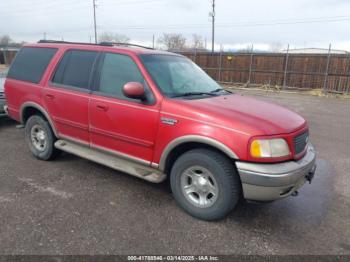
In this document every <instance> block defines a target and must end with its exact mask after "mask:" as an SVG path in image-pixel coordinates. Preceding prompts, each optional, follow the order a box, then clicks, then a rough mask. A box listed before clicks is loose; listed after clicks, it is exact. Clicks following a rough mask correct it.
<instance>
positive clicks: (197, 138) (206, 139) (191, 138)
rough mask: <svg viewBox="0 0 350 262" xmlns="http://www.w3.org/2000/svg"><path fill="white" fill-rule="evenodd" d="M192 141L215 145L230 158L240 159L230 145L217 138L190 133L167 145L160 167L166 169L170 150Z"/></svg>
mask: <svg viewBox="0 0 350 262" xmlns="http://www.w3.org/2000/svg"><path fill="white" fill-rule="evenodd" d="M191 142H196V143H202V144H206V145H209V146H212V147H215V148H217V149H218V150H220V151H221V152H223V153H225V154H226V155H227V156H229V157H230V158H233V159H239V158H238V156H237V155H236V154H235V152H233V151H232V150H231V149H230V148H229V147H227V146H226V145H224V144H223V143H221V142H219V141H217V140H215V139H212V138H209V137H205V136H197V135H188V136H182V137H179V138H176V139H174V140H173V141H171V142H170V143H169V144H168V145H167V146H166V147H165V149H164V151H163V153H162V156H161V158H160V162H159V169H160V170H162V171H164V169H165V163H166V160H167V158H168V156H169V154H170V152H171V151H172V150H173V149H174V148H175V147H177V146H179V145H181V144H184V143H191Z"/></svg>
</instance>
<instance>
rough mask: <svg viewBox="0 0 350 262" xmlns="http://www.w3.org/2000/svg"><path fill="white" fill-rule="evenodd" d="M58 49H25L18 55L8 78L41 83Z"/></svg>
mask: <svg viewBox="0 0 350 262" xmlns="http://www.w3.org/2000/svg"><path fill="white" fill-rule="evenodd" d="M56 52H57V48H42V47H23V48H22V49H21V50H20V51H19V52H18V54H17V55H16V58H15V60H14V61H13V63H12V65H11V68H10V70H9V72H8V75H7V77H8V78H12V79H16V80H21V81H27V82H31V83H36V84H37V83H39V82H40V80H41V78H42V76H43V74H44V73H45V70H46V67H47V66H48V64H49V63H50V61H51V59H52V58H53V56H54V55H55V53H56Z"/></svg>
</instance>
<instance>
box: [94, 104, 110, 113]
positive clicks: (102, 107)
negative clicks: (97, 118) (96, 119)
mask: <svg viewBox="0 0 350 262" xmlns="http://www.w3.org/2000/svg"><path fill="white" fill-rule="evenodd" d="M96 107H97V109H99V110H101V111H108V106H106V105H102V104H97V105H96Z"/></svg>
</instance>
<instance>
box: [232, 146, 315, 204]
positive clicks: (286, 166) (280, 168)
mask: <svg viewBox="0 0 350 262" xmlns="http://www.w3.org/2000/svg"><path fill="white" fill-rule="evenodd" d="M315 162H316V154H315V150H314V148H313V146H312V145H309V146H308V149H307V153H306V155H305V156H304V157H303V158H302V159H300V160H298V161H289V162H284V163H278V164H257V163H248V162H240V161H237V162H236V166H237V169H238V173H239V175H240V177H241V181H242V187H243V195H244V198H245V199H247V200H254V201H272V200H276V199H279V198H283V197H286V196H289V195H291V194H292V193H293V192H295V191H296V190H298V189H299V188H300V187H301V186H303V185H304V184H305V182H306V181H310V182H311V180H312V178H313V175H314V173H315V170H316V164H315Z"/></svg>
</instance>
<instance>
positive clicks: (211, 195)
mask: <svg viewBox="0 0 350 262" xmlns="http://www.w3.org/2000/svg"><path fill="white" fill-rule="evenodd" d="M170 183H171V189H172V191H173V194H174V197H175V199H176V201H177V202H178V204H179V205H180V206H181V207H182V208H183V209H184V210H186V211H187V212H188V213H189V214H191V215H192V216H194V217H197V218H200V219H204V220H217V219H221V218H223V217H225V216H226V215H227V214H228V213H229V212H230V211H231V210H232V209H233V208H234V207H235V206H236V205H237V203H238V201H239V199H240V198H241V182H240V180H239V177H238V174H237V172H236V169H235V168H234V166H233V163H232V162H231V160H230V159H228V158H227V157H225V156H224V155H222V154H221V153H219V152H216V151H213V150H209V149H194V150H191V151H188V152H186V153H185V154H183V155H182V156H180V157H179V158H178V159H177V161H176V162H175V164H174V166H173V168H172V170H171V176H170Z"/></svg>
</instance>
